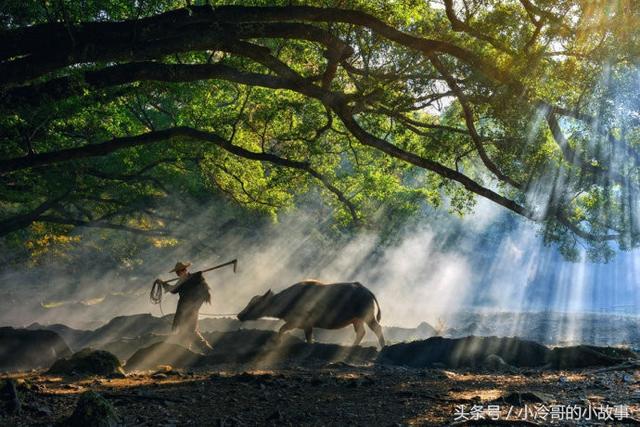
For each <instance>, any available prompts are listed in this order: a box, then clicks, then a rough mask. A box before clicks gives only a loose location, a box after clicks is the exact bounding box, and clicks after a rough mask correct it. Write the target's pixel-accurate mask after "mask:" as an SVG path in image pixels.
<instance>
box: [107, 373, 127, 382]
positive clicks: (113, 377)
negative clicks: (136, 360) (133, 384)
mask: <svg viewBox="0 0 640 427" xmlns="http://www.w3.org/2000/svg"><path fill="white" fill-rule="evenodd" d="M107 378H108V379H110V380H117V379H123V378H127V375H126V374H125V373H124V372H112V373H110V374H108V375H107Z"/></svg>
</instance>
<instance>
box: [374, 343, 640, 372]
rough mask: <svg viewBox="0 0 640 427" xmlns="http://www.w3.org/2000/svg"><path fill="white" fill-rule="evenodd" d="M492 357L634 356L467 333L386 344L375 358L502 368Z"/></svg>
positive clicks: (606, 359)
mask: <svg viewBox="0 0 640 427" xmlns="http://www.w3.org/2000/svg"><path fill="white" fill-rule="evenodd" d="M490 356H492V357H491V358H490ZM493 356H495V357H499V358H500V359H502V361H503V362H504V363H505V364H507V365H511V366H514V367H517V368H523V367H525V368H535V367H542V366H548V367H551V368H555V369H581V368H586V367H592V366H613V365H617V364H620V363H622V362H625V361H627V360H629V359H637V355H636V354H635V353H634V352H632V351H630V350H627V349H623V348H613V347H596V346H588V345H580V346H573V347H557V348H554V349H552V350H550V349H549V348H547V347H546V346H544V345H542V344H539V343H536V342H533V341H528V340H523V339H520V338H499V337H476V336H469V337H464V338H455V339H450V338H442V337H433V338H429V339H427V340H422V341H414V342H409V343H400V344H395V345H391V346H387V347H385V348H384V349H382V350H381V351H380V354H379V356H378V360H377V361H378V362H379V363H386V364H392V365H401V366H402V365H404V366H410V367H414V368H423V367H446V368H461V367H467V368H478V367H484V365H485V364H486V363H487V362H488V363H490V364H493V365H494V366H495V365H498V366H502V367H503V368H504V367H505V366H504V365H502V364H501V363H500V360H499V359H496V358H495V357H493ZM487 359H489V361H487Z"/></svg>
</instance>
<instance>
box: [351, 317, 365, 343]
mask: <svg viewBox="0 0 640 427" xmlns="http://www.w3.org/2000/svg"><path fill="white" fill-rule="evenodd" d="M353 329H355V330H356V340H355V341H354V343H353V345H359V344H360V342H361V341H362V338H364V334H365V330H364V324H363V323H362V320H356V321H354V322H353Z"/></svg>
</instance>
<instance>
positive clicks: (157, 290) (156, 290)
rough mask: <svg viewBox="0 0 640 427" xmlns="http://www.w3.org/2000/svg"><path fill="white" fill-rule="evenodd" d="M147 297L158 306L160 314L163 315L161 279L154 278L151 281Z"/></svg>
mask: <svg viewBox="0 0 640 427" xmlns="http://www.w3.org/2000/svg"><path fill="white" fill-rule="evenodd" d="M149 299H150V300H151V304H157V305H159V306H160V314H161V315H162V316H164V312H163V311H162V280H160V279H156V281H155V282H153V286H151V293H150V294H149Z"/></svg>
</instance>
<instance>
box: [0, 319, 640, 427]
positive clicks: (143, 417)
mask: <svg viewBox="0 0 640 427" xmlns="http://www.w3.org/2000/svg"><path fill="white" fill-rule="evenodd" d="M32 326H33V325H32ZM256 326H261V325H258V324H257V325H256ZM267 326H269V325H267ZM168 327H169V323H168V322H167V319H165V318H154V317H151V316H148V315H141V316H128V317H126V316H125V317H118V318H114V319H113V320H112V321H110V322H109V323H108V324H106V325H104V326H102V327H100V328H98V329H95V330H93V331H81V330H73V329H70V328H67V327H65V326H64V325H52V326H50V327H47V328H46V329H44V328H37V327H31V328H29V329H13V328H0V372H2V371H4V373H0V426H5V425H6V426H13V425H17V426H21V425H42V426H48V425H59V426H62V425H64V426H67V425H70V426H83V427H84V426H92V425H96V426H98V425H100V426H117V425H127V426H129V425H131V426H138V425H148V426H162V425H164V426H170V425H175V426H177V425H203V426H211V425H214V426H234V425H260V426H262V425H293V426H299V425H310V426H315V425H340V426H342V425H372V426H390V425H433V426H441V425H625V424H626V425H635V424H640V421H638V419H640V358H639V357H638V355H637V353H635V352H633V351H631V350H630V349H629V347H622V346H615V347H593V346H586V345H580V346H566V347H549V346H547V345H543V344H540V343H538V342H534V341H529V340H523V339H520V338H498V337H478V336H464V337H459V338H442V337H431V338H427V339H415V340H413V341H411V340H406V341H409V342H399V343H396V344H391V345H389V346H387V347H385V348H384V349H383V350H382V351H377V350H376V348H375V347H368V346H364V347H352V346H348V345H340V344H335V343H328V342H320V343H316V344H307V343H305V342H303V341H302V340H300V339H299V337H297V336H296V335H295V334H293V335H291V334H287V335H286V336H285V337H284V338H283V339H278V337H277V334H276V333H275V332H273V330H270V328H269V329H266V330H265V329H233V330H228V329H227V331H224V332H223V331H215V330H210V331H209V332H207V333H205V336H206V337H207V339H208V340H209V342H211V343H212V344H213V345H214V350H213V351H210V352H207V354H199V353H195V352H192V351H189V350H187V349H185V348H184V347H181V346H179V345H177V344H176V343H174V342H172V338H171V336H170V335H168ZM389 332H392V331H391V330H389ZM394 332H395V333H397V334H404V333H405V332H406V331H394ZM390 335H393V334H391V333H390ZM349 338H351V337H349ZM87 346H88V347H92V348H87Z"/></svg>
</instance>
